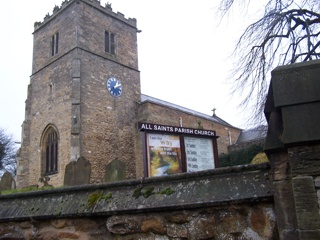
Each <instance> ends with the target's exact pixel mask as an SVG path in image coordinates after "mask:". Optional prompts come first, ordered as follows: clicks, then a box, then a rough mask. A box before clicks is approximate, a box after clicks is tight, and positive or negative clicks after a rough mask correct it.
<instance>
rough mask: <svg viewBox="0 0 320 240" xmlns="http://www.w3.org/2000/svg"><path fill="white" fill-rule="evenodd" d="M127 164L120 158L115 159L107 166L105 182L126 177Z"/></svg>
mask: <svg viewBox="0 0 320 240" xmlns="http://www.w3.org/2000/svg"><path fill="white" fill-rule="evenodd" d="M126 170H127V167H126V164H125V163H124V162H121V161H119V160H118V159H115V160H113V161H112V162H110V163H109V164H108V165H107V166H106V171H105V174H104V182H115V181H121V180H125V179H126Z"/></svg>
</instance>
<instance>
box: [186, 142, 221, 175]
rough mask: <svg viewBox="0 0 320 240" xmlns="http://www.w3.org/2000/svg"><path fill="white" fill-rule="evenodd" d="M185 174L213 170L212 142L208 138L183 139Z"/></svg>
mask: <svg viewBox="0 0 320 240" xmlns="http://www.w3.org/2000/svg"><path fill="white" fill-rule="evenodd" d="M184 144H185V150H186V163H187V172H196V171H201V170H207V169H213V168H214V167H215V166H214V156H213V146H212V140H211V139H208V138H193V137H185V138H184Z"/></svg>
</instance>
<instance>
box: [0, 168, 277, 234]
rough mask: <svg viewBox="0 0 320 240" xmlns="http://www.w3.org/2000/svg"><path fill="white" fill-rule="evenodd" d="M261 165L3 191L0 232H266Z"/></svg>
mask: <svg viewBox="0 0 320 240" xmlns="http://www.w3.org/2000/svg"><path fill="white" fill-rule="evenodd" d="M268 171H269V165H268V164H259V165H243V166H237V167H231V168H221V169H214V170H209V171H203V172H196V173H189V174H179V175H173V176H167V177H155V178H148V179H141V180H132V181H122V182H114V183H109V184H99V185H83V186H77V187H67V188H62V189H52V190H45V191H36V192H29V193H20V194H12V195H3V196H0V205H1V208H0V239H2V238H3V237H11V238H14V239H174V238H178V239H222V237H227V238H228V239H235V238H236V237H240V239H241V238H244V239H274V236H275V235H274V234H275V233H276V220H275V215H274V209H273V194H272V191H271V183H270V180H269V174H268ZM49 236H50V238H48V237H49Z"/></svg>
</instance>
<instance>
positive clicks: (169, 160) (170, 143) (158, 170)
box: [147, 134, 181, 177]
mask: <svg viewBox="0 0 320 240" xmlns="http://www.w3.org/2000/svg"><path fill="white" fill-rule="evenodd" d="M147 139H148V160H149V176H151V177H152V176H163V175H170V174H174V173H180V172H181V165H180V158H181V152H180V139H179V136H175V135H165V134H147Z"/></svg>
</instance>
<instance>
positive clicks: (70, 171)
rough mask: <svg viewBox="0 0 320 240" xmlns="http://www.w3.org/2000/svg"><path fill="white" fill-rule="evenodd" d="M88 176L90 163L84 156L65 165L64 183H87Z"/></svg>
mask: <svg viewBox="0 0 320 240" xmlns="http://www.w3.org/2000/svg"><path fill="white" fill-rule="evenodd" d="M90 176H91V163H90V162H89V161H88V160H87V159H86V158H85V157H80V158H78V160H77V161H74V162H70V163H69V164H68V165H67V166H66V171H65V174H64V185H65V186H75V185H84V184H89V183H90Z"/></svg>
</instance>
